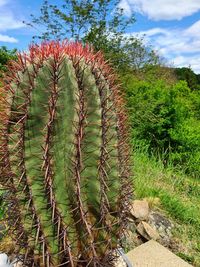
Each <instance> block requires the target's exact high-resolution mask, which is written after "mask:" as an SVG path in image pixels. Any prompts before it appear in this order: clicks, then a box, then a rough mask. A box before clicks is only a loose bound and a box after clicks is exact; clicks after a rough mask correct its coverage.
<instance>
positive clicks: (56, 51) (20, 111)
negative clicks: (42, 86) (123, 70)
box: [1, 42, 132, 266]
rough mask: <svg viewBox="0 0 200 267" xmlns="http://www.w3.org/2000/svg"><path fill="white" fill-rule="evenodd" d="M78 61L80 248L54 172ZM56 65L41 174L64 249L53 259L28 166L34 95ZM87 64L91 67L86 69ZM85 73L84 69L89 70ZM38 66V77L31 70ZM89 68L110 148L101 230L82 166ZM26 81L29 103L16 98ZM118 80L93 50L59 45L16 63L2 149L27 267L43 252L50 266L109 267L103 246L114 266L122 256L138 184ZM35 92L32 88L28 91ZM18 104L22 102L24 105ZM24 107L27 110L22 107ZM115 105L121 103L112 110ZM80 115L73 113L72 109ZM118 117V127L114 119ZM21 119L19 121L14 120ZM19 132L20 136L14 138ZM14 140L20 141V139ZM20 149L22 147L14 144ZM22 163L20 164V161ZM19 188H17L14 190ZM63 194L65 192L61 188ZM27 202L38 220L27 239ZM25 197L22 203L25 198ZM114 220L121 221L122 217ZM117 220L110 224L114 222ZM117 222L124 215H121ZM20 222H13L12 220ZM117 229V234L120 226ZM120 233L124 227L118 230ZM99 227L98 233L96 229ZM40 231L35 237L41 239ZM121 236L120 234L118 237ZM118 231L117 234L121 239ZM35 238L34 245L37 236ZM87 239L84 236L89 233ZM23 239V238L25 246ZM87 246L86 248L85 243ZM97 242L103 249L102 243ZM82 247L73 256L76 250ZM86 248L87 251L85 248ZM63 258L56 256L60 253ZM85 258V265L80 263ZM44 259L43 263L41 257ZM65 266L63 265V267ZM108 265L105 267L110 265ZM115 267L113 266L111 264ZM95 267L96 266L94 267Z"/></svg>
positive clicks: (103, 173) (103, 171)
mask: <svg viewBox="0 0 200 267" xmlns="http://www.w3.org/2000/svg"><path fill="white" fill-rule="evenodd" d="M66 57H67V58H68V59H69V60H71V62H72V65H73V68H74V71H75V76H76V79H77V85H78V88H79V90H78V92H77V95H76V97H77V99H78V109H79V111H78V113H77V119H78V120H77V121H76V122H74V123H75V124H76V125H75V129H76V133H75V136H76V139H75V140H74V146H75V159H76V160H75V161H73V159H71V161H72V166H73V170H72V171H73V175H74V177H75V188H74V189H75V192H74V194H75V196H76V197H75V204H74V205H73V203H72V205H71V206H70V207H68V208H69V213H70V214H72V216H74V217H75V218H77V222H76V223H75V229H76V231H79V229H78V228H79V227H81V226H82V227H83V229H84V231H85V232H86V234H85V236H84V237H82V236H81V237H80V236H79V234H78V235H77V239H75V241H74V244H75V245H74V244H73V243H72V242H71V240H69V238H68V237H69V233H68V225H66V223H65V220H64V218H63V215H62V214H61V212H60V209H59V207H58V206H57V202H56V196H55V193H54V188H53V167H52V155H51V143H52V136H53V134H52V133H53V131H54V126H53V125H54V121H55V116H56V106H57V101H58V97H59V94H60V92H59V87H58V83H59V79H60V77H61V68H60V66H61V64H62V63H63V61H64V60H65V58H66ZM50 58H51V63H50V64H51V70H52V73H51V82H50V84H49V86H50V95H49V100H48V110H49V115H48V122H47V124H46V126H45V128H44V129H43V136H44V145H43V147H42V150H43V155H42V159H43V163H42V166H41V169H42V171H43V172H44V190H45V193H46V198H47V204H48V207H47V208H50V209H51V220H52V225H53V228H54V229H56V233H55V237H54V238H55V239H57V242H58V243H57V245H56V246H58V247H59V249H58V251H57V253H56V254H57V255H52V253H51V248H49V244H48V242H49V241H48V237H47V236H45V233H44V231H43V223H42V222H41V219H40V216H38V214H37V210H36V209H35V205H34V201H35V200H34V199H33V194H32V191H31V184H30V181H29V179H28V178H27V174H26V163H25V155H24V153H25V138H26V136H25V128H26V123H27V119H28V116H29V110H28V108H29V105H30V102H31V94H32V90H33V89H34V87H35V84H34V82H35V78H36V77H37V75H38V72H39V71H40V69H41V68H42V67H43V65H44V62H46V61H47V60H49V59H50ZM83 60H84V64H83V63H82V62H83ZM83 65H84V66H83ZM29 66H31V68H32V69H31V71H30V70H29ZM85 68H89V70H90V71H91V73H92V74H93V76H94V78H95V83H96V86H97V88H98V93H99V98H100V107H101V124H102V125H101V129H102V132H101V138H102V144H101V147H100V157H99V165H98V177H97V179H99V183H100V209H99V217H100V219H99V221H100V224H99V225H100V227H99V229H98V226H96V225H95V224H94V225H92V222H91V220H90V218H89V216H90V215H89V213H88V210H85V204H84V203H83V202H84V201H85V199H84V200H83V197H82V196H81V190H82V188H81V173H82V172H83V166H82V151H81V149H82V146H83V144H82V139H83V137H84V127H85V123H86V122H85V116H86V110H85V99H84V98H85V92H84V81H83V79H84V78H83V76H84V71H85ZM24 73H26V77H27V79H28V80H27V81H25V83H26V86H25V88H24V89H23V92H22V93H23V96H21V95H16V91H15V90H16V89H15V88H13V84H14V85H16V86H18V85H20V84H21V83H22V80H21V79H22V76H23V75H24ZM115 80H116V77H115V75H114V74H113V72H112V69H111V68H110V66H109V65H108V64H107V63H106V62H105V61H104V58H103V55H102V54H101V53H100V52H99V53H96V54H94V53H93V52H92V50H91V48H90V47H83V46H82V45H81V44H79V43H68V42H63V43H59V42H51V43H43V44H42V45H41V46H36V45H34V46H32V47H30V50H29V53H27V54H21V55H19V57H18V63H14V64H13V65H12V67H11V68H10V72H9V74H8V75H7V77H6V80H5V87H4V89H5V91H6V92H7V96H6V98H5V101H6V102H7V103H8V106H10V105H11V106H12V110H11V111H10V112H9V111H7V112H6V114H7V116H5V117H4V118H5V119H4V121H3V124H2V125H3V127H2V136H3V141H4V142H2V146H1V151H2V152H3V153H2V154H3V157H2V162H3V165H4V172H5V170H6V176H5V175H4V177H5V180H4V182H3V183H4V185H9V188H10V191H11V194H10V198H11V203H12V208H13V210H16V211H17V213H15V214H17V220H15V222H14V225H13V228H12V231H13V234H14V236H16V240H18V241H19V244H20V246H21V247H22V246H24V247H25V253H24V254H25V262H28V264H29V265H30V266H37V264H38V263H37V260H36V255H35V251H34V250H35V247H37V246H38V244H39V246H38V247H39V248H40V249H41V248H42V253H40V254H41V257H42V260H41V259H39V260H38V262H40V263H41V262H43V264H44V265H45V266H65V265H66V266H76V265H77V264H81V262H83V265H84V263H85V265H87V264H90V265H91V266H101V265H102V262H103V258H102V255H100V253H99V251H100V249H99V248H98V246H99V247H101V243H103V244H104V249H103V253H102V254H103V256H104V258H105V259H106V258H107V256H108V255H110V252H111V251H112V249H114V248H115V246H116V243H117V241H116V240H114V241H113V238H112V235H114V236H115V238H117V239H120V237H121V236H122V234H123V231H124V230H125V228H126V223H127V211H128V209H129V205H130V199H131V195H132V187H131V179H130V166H129V164H130V162H129V156H130V155H129V154H130V152H129V143H128V131H127V122H126V121H127V118H126V114H125V112H124V110H123V106H124V105H123V100H122V98H121V95H120V93H119V88H118V85H116V82H115ZM27 84H28V86H27ZM105 87H109V90H110V93H109V94H107V93H106V92H107V89H106V88H105ZM18 98H22V100H19V103H20V105H19V103H18V104H17V105H16V110H13V106H14V102H15V99H18ZM17 101H18V100H17ZM20 101H21V102H20ZM108 103H113V104H110V105H109V106H108ZM72 108H73V107H72ZM113 112H114V113H115V114H116V120H115V119H114V123H113V119H112V118H111V117H112V114H113ZM109 117H110V119H109ZM13 118H14V121H12V119H13ZM112 127H115V128H116V129H117V138H118V144H117V147H116V151H117V155H115V156H117V157H118V167H117V168H118V169H119V175H118V176H119V177H118V178H119V181H120V185H121V187H120V191H119V196H118V200H117V201H116V202H117V203H118V214H117V220H116V219H113V216H112V208H111V204H110V200H109V198H108V194H109V193H108V191H109V190H110V187H111V185H110V184H109V183H110V182H112V181H109V173H108V169H109V168H110V167H109V166H108V164H107V162H108V160H109V157H110V154H112V152H110V151H107V149H106V148H107V144H109V142H111V139H112V136H109V138H108V136H107V132H108V131H109V129H110V128H112ZM10 129H12V132H11V130H10ZM13 133H14V134H13ZM12 134H13V135H15V134H17V135H18V142H17V143H16V144H15V145H14V148H13V147H12V150H13V151H15V153H14V155H12V157H13V158H14V160H11V162H10V160H9V158H10V154H12V153H13V152H11V151H10V149H9V144H8V143H9V140H12ZM13 142H15V140H13ZM15 158H17V160H16V159H15ZM15 160H16V167H15V168H16V169H17V170H18V171H19V172H20V173H21V175H20V176H18V177H16V174H15V173H12V168H11V166H10V163H11V164H14V162H15ZM13 179H14V180H17V183H16V182H13ZM61 186H62V185H61ZM21 195H23V197H24V198H25V199H26V200H27V203H25V204H23V205H27V207H26V209H27V211H28V213H29V215H30V214H31V215H32V225H31V226H30V227H28V229H29V228H30V232H29V233H27V226H25V227H23V222H24V218H23V216H24V214H21V206H22V203H21ZM23 197H22V198H23ZM113 213H116V211H114V212H113ZM110 214H111V216H110V219H109V220H108V217H109V215H110ZM115 215H116V214H115ZM11 219H13V221H14V218H12V216H11V217H10V220H11ZM112 224H114V226H113V225H112ZM115 225H117V227H115ZM95 227H96V228H95ZM101 228H103V233H106V236H104V240H103V241H102V240H101V239H100V240H99V241H98V242H97V240H98V234H99V232H101ZM32 229H35V230H34V231H33V230H32ZM113 229H114V230H113ZM113 231H116V232H115V233H113ZM31 234H32V235H34V237H32V236H31ZM81 234H82V233H81ZM19 237H20V238H19ZM81 238H82V239H84V240H83V241H82V240H79V239H81ZM95 242H96V243H95ZM74 246H76V247H80V251H81V252H80V251H79V248H77V249H76V250H75V252H74V251H73V247H74ZM83 246H84V247H83ZM54 254H55V253H54ZM80 255H81V256H82V258H79V256H80ZM39 256H40V255H39ZM58 259H61V261H59V260H58ZM103 264H105V263H103ZM107 264H108V263H107ZM88 266H89V265H88Z"/></svg>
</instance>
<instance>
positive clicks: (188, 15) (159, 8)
mask: <svg viewBox="0 0 200 267" xmlns="http://www.w3.org/2000/svg"><path fill="white" fill-rule="evenodd" d="M42 2H43V0H0V46H3V45H5V46H7V47H8V48H10V49H12V48H17V49H19V50H20V51H22V50H26V49H27V48H28V44H29V43H30V42H31V40H32V36H33V35H35V34H37V32H36V31H35V30H34V29H32V28H30V27H28V26H26V25H25V24H24V23H23V21H27V22H28V21H30V14H35V15H37V14H39V10H40V7H41V5H42ZM54 2H55V3H56V2H57V1H54ZM120 7H122V8H123V9H124V13H125V15H126V16H130V15H131V14H132V13H133V14H134V15H135V18H136V22H135V23H134V24H133V25H132V27H130V28H129V29H128V33H129V34H131V35H134V36H139V37H142V36H144V42H145V43H146V44H148V45H151V46H152V47H153V48H154V49H155V50H156V51H158V53H159V54H160V55H161V56H162V57H164V58H165V59H166V61H167V62H168V63H169V64H170V65H173V66H177V67H191V68H192V69H193V70H194V71H195V72H196V73H200V0H121V2H120Z"/></svg>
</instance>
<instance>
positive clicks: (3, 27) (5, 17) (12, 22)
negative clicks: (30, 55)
mask: <svg viewBox="0 0 200 267" xmlns="http://www.w3.org/2000/svg"><path fill="white" fill-rule="evenodd" d="M13 3H14V0H0V42H9V43H16V42H17V39H16V38H14V37H10V36H8V34H7V31H9V30H16V29H20V28H22V27H24V24H23V23H22V21H21V20H19V19H17V18H16V17H15V12H14V10H13V9H12V4H13ZM2 33H4V34H2ZM5 33H6V34H5Z"/></svg>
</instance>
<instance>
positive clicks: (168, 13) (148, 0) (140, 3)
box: [119, 0, 200, 20]
mask: <svg viewBox="0 0 200 267" xmlns="http://www.w3.org/2000/svg"><path fill="white" fill-rule="evenodd" d="M119 6H120V7H122V8H124V12H125V14H126V15H127V16H129V15H130V13H131V11H132V12H139V13H141V14H143V15H146V16H148V18H150V19H153V20H181V19H182V18H184V17H187V16H190V15H192V14H194V13H196V12H198V11H199V10H200V1H199V0H176V1H175V0H121V2H120V4H119Z"/></svg>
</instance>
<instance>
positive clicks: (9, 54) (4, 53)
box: [0, 46, 17, 76]
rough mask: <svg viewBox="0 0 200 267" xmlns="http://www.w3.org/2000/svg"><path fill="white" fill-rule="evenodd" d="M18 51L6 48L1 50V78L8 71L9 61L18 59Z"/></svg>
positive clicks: (3, 47)
mask: <svg viewBox="0 0 200 267" xmlns="http://www.w3.org/2000/svg"><path fill="white" fill-rule="evenodd" d="M16 51H17V50H16V49H13V50H9V49H7V48H6V47H5V46H2V47H1V48H0V76H2V73H3V72H5V71H6V70H7V64H8V62H9V60H13V59H16Z"/></svg>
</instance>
